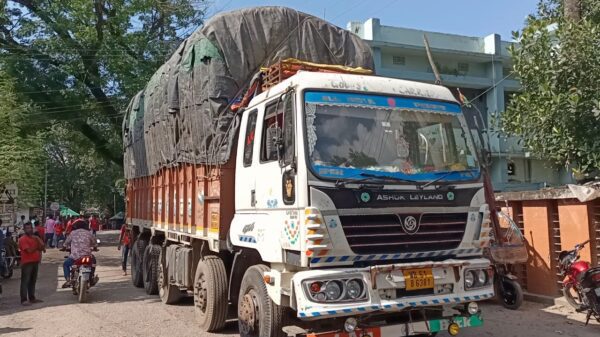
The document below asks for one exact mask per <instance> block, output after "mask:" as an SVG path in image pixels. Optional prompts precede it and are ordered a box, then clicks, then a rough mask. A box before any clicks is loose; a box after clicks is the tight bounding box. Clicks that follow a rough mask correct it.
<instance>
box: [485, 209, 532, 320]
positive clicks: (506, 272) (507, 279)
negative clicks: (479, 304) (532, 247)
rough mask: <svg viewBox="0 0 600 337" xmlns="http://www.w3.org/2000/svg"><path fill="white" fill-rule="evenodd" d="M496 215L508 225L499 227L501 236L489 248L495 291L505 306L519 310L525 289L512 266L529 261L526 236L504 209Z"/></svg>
mask: <svg viewBox="0 0 600 337" xmlns="http://www.w3.org/2000/svg"><path fill="white" fill-rule="evenodd" d="M496 215H497V217H498V219H499V221H500V220H502V222H503V223H505V224H506V225H508V227H507V228H503V229H502V228H500V227H498V233H500V234H501V236H500V237H499V238H497V239H494V240H492V244H491V246H490V247H489V249H488V250H489V255H490V256H489V257H490V260H491V261H492V268H493V269H494V292H495V293H496V297H497V298H498V300H499V301H500V303H502V305H503V306H504V307H505V308H507V309H510V310H517V309H519V307H521V305H522V304H523V289H522V288H521V285H520V284H519V282H518V278H517V277H516V276H515V275H513V274H512V273H511V270H512V268H511V266H512V265H513V264H518V263H525V262H527V259H528V254H527V248H526V246H525V238H524V237H523V235H522V234H521V230H520V229H519V227H518V226H517V224H516V223H515V222H514V221H513V219H512V217H510V216H509V215H508V214H506V213H504V212H502V211H498V212H496ZM492 235H494V234H493V232H492Z"/></svg>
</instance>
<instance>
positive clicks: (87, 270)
mask: <svg viewBox="0 0 600 337" xmlns="http://www.w3.org/2000/svg"><path fill="white" fill-rule="evenodd" d="M91 271H92V268H90V267H81V272H82V273H89V272H91Z"/></svg>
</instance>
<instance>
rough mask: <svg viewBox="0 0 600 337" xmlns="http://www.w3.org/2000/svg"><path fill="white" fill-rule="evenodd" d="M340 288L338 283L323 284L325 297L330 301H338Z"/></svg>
mask: <svg viewBox="0 0 600 337" xmlns="http://www.w3.org/2000/svg"><path fill="white" fill-rule="evenodd" d="M342 287H343V285H341V284H340V282H338V281H328V282H327V283H326V284H325V295H326V296H327V299H328V300H330V301H335V300H338V299H339V298H340V297H341V296H342Z"/></svg>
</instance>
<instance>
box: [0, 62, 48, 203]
mask: <svg viewBox="0 0 600 337" xmlns="http://www.w3.org/2000/svg"><path fill="white" fill-rule="evenodd" d="M0 78H2V79H3V80H2V81H0V121H2V122H0V135H1V136H0V188H1V187H3V186H4V185H6V184H10V183H15V184H16V185H17V187H18V188H19V199H18V200H20V201H24V202H27V203H35V204H37V203H38V202H39V200H40V199H41V192H42V187H43V185H42V183H43V170H44V166H43V151H42V142H41V139H40V138H39V137H25V136H24V134H25V128H26V124H25V118H24V116H23V113H21V111H23V110H24V109H26V107H24V106H22V105H20V104H19V103H18V99H17V95H16V94H15V91H14V88H13V86H14V83H13V82H12V81H10V80H8V79H7V78H6V76H3V72H2V69H0Z"/></svg>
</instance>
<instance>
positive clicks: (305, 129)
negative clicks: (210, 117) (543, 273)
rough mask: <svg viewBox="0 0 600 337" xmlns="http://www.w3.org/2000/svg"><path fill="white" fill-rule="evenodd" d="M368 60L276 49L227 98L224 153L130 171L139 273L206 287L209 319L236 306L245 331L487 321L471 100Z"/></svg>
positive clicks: (130, 220) (164, 293)
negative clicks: (380, 71)
mask: <svg viewBox="0 0 600 337" xmlns="http://www.w3.org/2000/svg"><path fill="white" fill-rule="evenodd" d="M183 54H185V53H182V55H183ZM367 73H368V71H365V70H364V69H362V68H356V67H348V66H347V65H320V64H314V63H309V62H303V61H298V60H287V61H282V62H276V63H275V64H272V66H271V67H270V68H267V69H263V70H262V71H260V73H259V74H260V76H255V77H254V79H253V81H252V82H250V83H249V85H247V86H246V87H245V88H246V89H247V90H246V94H245V95H243V97H242V98H241V99H238V100H235V101H233V100H232V102H230V103H231V104H228V105H227V108H228V109H229V110H235V113H236V116H238V117H239V120H238V122H235V123H237V124H236V125H235V126H234V127H232V128H230V129H231V130H233V131H232V134H231V135H230V137H229V138H227V137H223V138H221V139H230V140H231V143H232V149H231V155H230V157H229V158H228V159H227V160H226V161H225V162H217V161H214V162H206V163H194V162H192V160H183V159H182V160H174V161H172V162H171V163H170V164H168V165H163V166H161V167H159V168H158V169H157V170H155V171H154V172H152V173H149V174H145V175H143V174H137V175H135V174H126V176H127V178H128V181H127V191H126V193H127V197H126V198H127V226H129V228H130V229H131V231H132V233H133V237H134V242H133V245H132V259H131V268H132V273H131V275H132V281H133V283H134V285H136V286H139V287H144V288H145V289H146V291H147V292H148V293H149V294H156V293H158V294H159V296H160V298H161V300H162V301H163V302H164V303H167V304H172V303H176V302H178V301H179V300H180V299H181V298H182V297H183V296H193V297H194V308H195V311H196V316H197V321H198V325H199V327H200V329H202V330H204V331H218V330H219V329H221V328H222V327H223V326H224V325H225V322H226V320H227V319H229V318H237V320H238V325H239V330H240V334H241V335H242V336H262V337H266V336H372V337H374V336H409V335H431V334H436V333H437V332H440V331H448V332H450V334H452V335H456V334H457V333H458V332H459V330H460V329H462V328H466V327H476V326H480V325H482V316H481V311H480V309H479V308H478V305H477V302H479V301H482V300H485V299H488V298H491V297H493V295H494V294H493V293H494V291H493V272H492V269H491V268H490V262H489V261H488V260H487V259H485V258H483V256H482V248H483V247H484V246H485V245H486V244H487V242H488V240H489V233H490V212H489V209H488V205H487V203H486V201H485V200H486V198H485V193H484V183H483V181H484V179H483V177H482V167H481V164H480V161H479V160H478V155H477V149H476V148H475V143H474V142H473V139H472V138H471V132H470V130H469V128H468V126H467V123H466V121H465V117H464V115H463V114H462V112H461V106H460V104H459V102H457V100H456V99H455V97H454V96H453V95H452V93H451V92H450V90H449V89H447V88H445V87H443V86H440V85H433V84H425V83H418V82H411V81H405V80H399V79H392V78H385V77H378V76H373V75H368V74H367ZM136 99H137V101H136V100H134V101H133V102H132V104H131V105H130V108H129V109H128V115H129V116H128V118H129V119H131V118H132V117H131V114H136V113H138V114H139V110H140V109H141V106H142V105H143V104H142V103H140V102H142V101H143V97H141V96H140V97H137V98H136ZM146 105H147V106H146V109H147V108H148V104H146ZM163 108H164V109H166V108H165V107H164V106H163ZM136 111H138V112H136ZM147 113H148V112H146V114H147ZM127 123H128V122H127V121H126V123H125V124H127ZM235 123H234V124H235ZM131 125H133V123H132V124H127V125H126V126H125V132H126V133H127V132H128V128H129V127H130V126H131ZM146 133H148V132H146ZM192 134H193V133H192ZM198 137H200V136H198ZM161 141H162V142H169V141H171V138H170V137H169V136H167V135H165V136H164V138H163V139H158V140H157V139H154V140H152V141H146V143H145V144H146V147H147V148H149V147H153V146H156V147H159V146H162V145H160V144H158V145H157V144H155V145H152V144H150V145H148V144H149V143H152V142H157V143H160V142H161ZM134 143H135V142H133V141H130V142H129V144H134ZM130 150H131V149H130ZM127 151H128V150H127V142H126V152H127ZM138 152H139V151H138ZM138 152H136V153H137V156H138V157H140V154H139V153H138ZM136 153H133V154H130V155H131V156H132V157H131V158H134V157H135V156H136ZM125 158H129V157H128V154H127V153H126V156H125ZM131 158H130V159H129V160H130V161H131V162H134V161H135V160H134V159H131ZM178 158H181V157H178ZM136 160H137V159H136ZM148 160H149V159H148ZM148 166H151V165H150V164H148ZM130 169H131V168H130ZM149 172H150V171H149Z"/></svg>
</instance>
